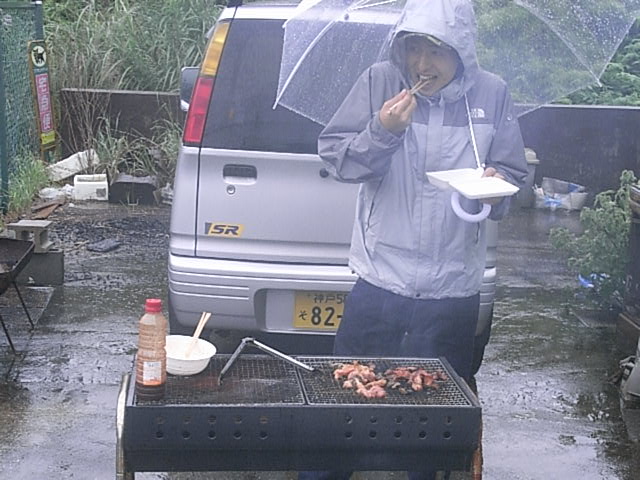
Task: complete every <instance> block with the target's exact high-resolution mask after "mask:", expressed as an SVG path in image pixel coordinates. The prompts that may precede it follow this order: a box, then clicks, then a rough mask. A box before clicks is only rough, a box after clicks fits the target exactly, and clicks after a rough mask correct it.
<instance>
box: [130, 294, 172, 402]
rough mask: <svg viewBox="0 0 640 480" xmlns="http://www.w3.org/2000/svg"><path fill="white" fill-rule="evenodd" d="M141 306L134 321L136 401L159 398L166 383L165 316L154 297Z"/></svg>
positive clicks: (159, 301) (160, 302)
mask: <svg viewBox="0 0 640 480" xmlns="http://www.w3.org/2000/svg"><path fill="white" fill-rule="evenodd" d="M144 309H145V313H144V315H142V317H140V321H139V322H138V354H137V355H136V389H135V390H136V396H137V397H138V399H140V400H159V399H161V398H163V397H164V392H165V386H166V383H167V368H166V367H167V352H166V350H165V348H164V347H165V344H166V336H167V319H166V318H165V317H164V315H163V314H162V300H160V299H158V298H148V299H147V301H146V302H145V308H144Z"/></svg>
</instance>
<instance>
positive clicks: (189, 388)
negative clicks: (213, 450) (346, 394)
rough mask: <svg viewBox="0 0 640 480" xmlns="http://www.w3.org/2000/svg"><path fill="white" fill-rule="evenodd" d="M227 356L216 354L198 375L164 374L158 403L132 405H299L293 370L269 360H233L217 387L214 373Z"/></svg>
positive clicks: (249, 357) (257, 357)
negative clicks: (164, 384) (163, 394)
mask: <svg viewBox="0 0 640 480" xmlns="http://www.w3.org/2000/svg"><path fill="white" fill-rule="evenodd" d="M228 358H229V356H228V355H217V356H215V357H213V358H212V359H211V362H210V363H209V366H208V367H207V368H206V369H205V370H204V371H203V372H201V373H199V374H198V375H193V376H173V375H167V387H166V393H165V396H164V398H163V399H162V400H156V401H146V400H139V399H138V398H137V397H136V399H135V403H136V405H201V404H213V405H234V406H240V405H270V404H277V405H282V404H303V403H304V396H303V394H302V391H301V390H300V386H299V383H298V380H297V377H296V374H295V367H293V366H292V365H290V364H288V363H286V362H284V361H282V360H278V359H274V358H272V357H266V356H262V355H244V356H243V357H240V358H238V359H237V360H236V362H235V363H234V364H233V367H232V368H231V370H229V372H228V373H227V376H226V377H225V378H224V380H223V382H222V384H221V385H218V374H219V373H220V371H221V370H222V367H224V364H225V363H226V362H227V360H228Z"/></svg>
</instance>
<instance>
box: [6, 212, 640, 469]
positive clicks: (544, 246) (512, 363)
mask: <svg viewBox="0 0 640 480" xmlns="http://www.w3.org/2000/svg"><path fill="white" fill-rule="evenodd" d="M50 219H51V220H53V222H54V225H53V227H52V234H51V236H52V238H53V239H54V241H55V242H56V246H57V247H58V248H62V249H64V251H65V283H64V285H63V286H59V287H56V288H55V289H44V290H43V289H40V290H37V289H33V288H29V287H23V288H24V289H26V291H27V296H28V298H29V299H31V300H28V301H27V303H28V304H29V302H34V305H33V306H34V308H35V303H38V302H39V303H40V304H42V302H43V300H42V298H43V296H44V297H45V298H46V300H47V301H48V306H47V308H46V309H44V308H40V309H39V310H38V309H37V308H35V309H34V312H35V313H34V316H35V318H36V319H37V326H36V328H35V330H34V331H29V330H28V329H27V325H26V323H25V320H24V318H21V317H20V313H19V310H17V309H15V305H14V306H13V307H11V308H13V310H12V311H13V314H11V315H6V318H7V323H8V327H9V329H10V330H11V332H12V337H13V339H14V343H15V344H16V348H17V350H18V353H17V354H16V355H13V354H12V353H11V351H10V350H9V348H8V345H7V343H6V341H5V338H4V336H3V335H0V438H2V441H1V442H0V479H52V480H55V479H113V478H115V443H116V442H115V440H116V437H115V409H116V397H117V393H118V388H119V384H120V381H121V377H122V375H123V374H124V373H127V372H130V371H131V367H132V360H133V354H134V353H135V349H136V342H137V337H136V335H137V331H136V323H137V320H138V317H139V315H140V314H141V311H142V306H143V303H144V299H145V298H147V297H161V298H166V289H167V281H166V254H167V229H168V222H169V209H168V208H167V207H145V208H140V207H125V206H113V205H98V204H87V205H84V206H77V207H69V206H67V207H65V208H64V209H63V210H62V211H60V212H57V213H56V214H54V216H52V217H51V218H50ZM559 226H565V227H567V228H569V229H571V230H572V231H575V232H577V231H579V229H580V225H579V220H578V213H576V212H571V213H567V212H565V211H556V212H550V211H547V210H532V209H520V208H514V209H513V210H512V212H511V213H510V214H509V216H508V217H507V218H506V219H505V220H504V221H503V222H502V223H501V225H500V240H499V248H498V275H499V278H498V293H497V299H496V304H495V316H494V325H493V330H492V337H491V341H490V343H489V345H488V346H487V349H486V353H485V361H484V364H483V366H482V368H481V370H480V372H479V374H478V376H477V383H478V390H479V399H480V402H481V404H482V408H483V434H484V436H483V450H484V470H483V478H484V479H485V480H503V479H509V480H516V479H517V480H533V479H581V480H590V479H612V480H613V479H620V480H634V479H638V478H640V474H639V473H638V472H640V455H638V453H639V449H640V446H638V445H637V444H634V443H633V442H631V441H630V440H629V438H628V434H627V430H626V427H625V424H624V422H623V420H622V416H621V412H620V408H619V401H618V392H617V389H616V387H615V386H614V385H613V384H612V383H611V382H610V377H611V375H612V374H614V373H615V372H616V371H617V364H618V361H619V360H620V359H621V358H623V357H624V356H626V355H627V353H626V352H622V351H621V350H620V349H619V347H618V345H617V343H616V328H615V318H614V317H612V316H610V315H605V314H602V313H600V312H598V311H595V310H592V305H591V304H590V302H589V301H588V299H587V298H586V296H585V291H584V290H582V289H581V287H579V286H578V284H577V281H576V279H575V278H574V275H572V274H571V273H570V272H569V271H568V270H567V268H566V266H565V263H564V260H563V258H562V255H560V254H559V253H558V252H557V251H555V250H554V249H553V248H552V247H551V246H550V245H549V243H548V232H549V229H550V228H553V227H559ZM106 238H112V239H113V238H115V239H117V240H118V241H119V242H120V244H121V245H120V247H119V248H118V249H116V250H114V251H112V252H109V253H91V252H87V250H86V246H87V245H88V244H90V243H91V242H94V241H97V240H101V239H106ZM36 290H37V291H36ZM3 297H5V295H3V296H0V309H1V308H2V306H3V304H2V302H3V301H5V300H3ZM6 301H8V300H6ZM45 303H46V302H45ZM7 308H9V307H7ZM0 313H2V310H0ZM2 314H3V315H4V313H2ZM457 477H459V478H467V476H465V475H458V476H457ZM136 478H138V479H180V480H182V479H194V480H195V479H205V478H212V479H243V480H244V479H265V480H271V479H274V480H276V479H294V478H295V475H294V474H293V473H292V472H239V473H233V472H218V473H208V474H206V473H162V472H159V473H142V474H137V475H136ZM355 478H357V479H372V480H373V479H375V480H382V479H387V478H393V479H405V478H406V476H405V474H404V473H402V472H395V473H387V472H376V473H373V472H363V473H358V474H356V475H354V479H355Z"/></svg>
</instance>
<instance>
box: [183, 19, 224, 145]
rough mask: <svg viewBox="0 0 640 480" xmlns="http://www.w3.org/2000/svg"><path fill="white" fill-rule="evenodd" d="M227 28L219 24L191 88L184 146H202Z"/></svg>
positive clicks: (222, 23)
mask: <svg viewBox="0 0 640 480" xmlns="http://www.w3.org/2000/svg"><path fill="white" fill-rule="evenodd" d="M229 26H230V23H229V22H219V23H218V24H217V25H216V28H215V30H214V32H213V35H212V36H211V39H210V40H209V44H208V45H207V52H206V54H205V57H204V60H203V61H202V65H201V67H200V74H199V75H198V79H197V80H196V84H195V87H194V88H193V93H192V94H191V101H190V103H189V111H188V112H187V120H186V122H185V127H184V135H183V139H182V140H183V142H184V144H185V145H191V146H199V145H201V144H202V137H203V135H204V126H205V124H206V121H207V113H208V111H209V105H210V103H211V96H212V95H213V87H214V85H215V78H216V74H217V73H218V66H219V65H220V59H221V58H222V50H223V49H224V44H225V41H226V40H227V34H228V33H229Z"/></svg>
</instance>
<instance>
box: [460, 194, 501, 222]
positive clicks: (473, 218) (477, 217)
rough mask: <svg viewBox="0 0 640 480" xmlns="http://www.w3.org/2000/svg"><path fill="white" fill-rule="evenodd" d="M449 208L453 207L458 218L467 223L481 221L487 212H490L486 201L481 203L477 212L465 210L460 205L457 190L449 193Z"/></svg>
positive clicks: (487, 214)
mask: <svg viewBox="0 0 640 480" xmlns="http://www.w3.org/2000/svg"><path fill="white" fill-rule="evenodd" d="M451 208H453V211H454V212H455V214H456V215H457V216H458V217H459V218H461V219H462V220H464V221H465V222H469V223H478V222H481V221H482V220H484V219H485V218H487V217H488V216H489V213H491V205H489V204H488V203H483V204H482V210H480V212H478V213H475V214H474V213H469V212H467V211H465V210H464V209H463V208H462V206H461V205H460V194H459V193H458V192H452V193H451Z"/></svg>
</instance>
